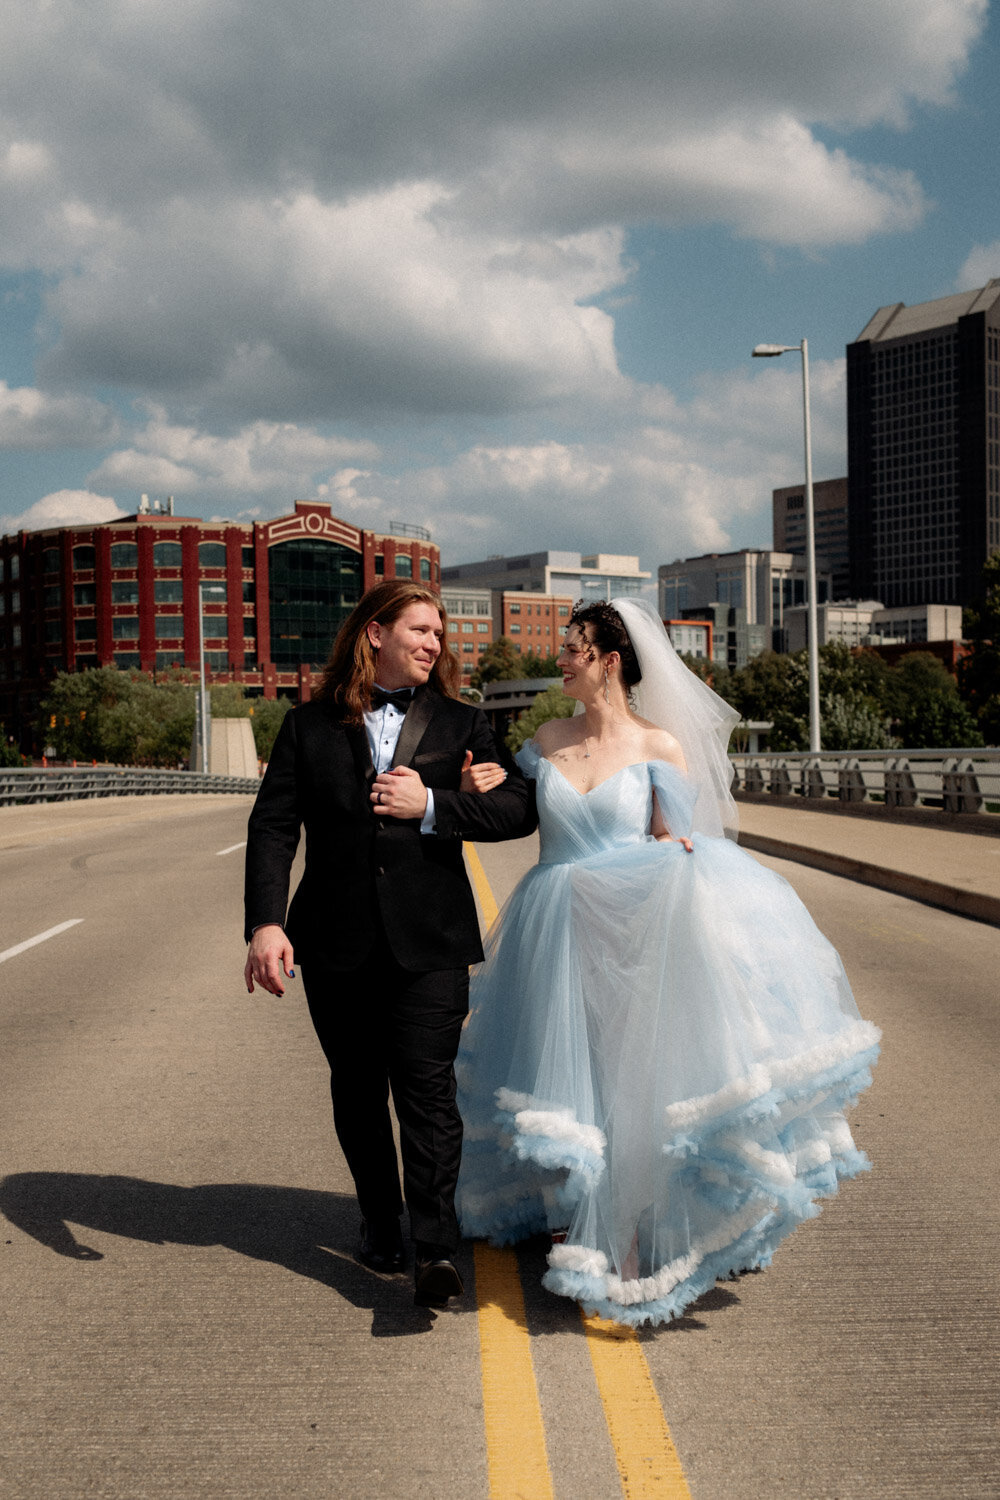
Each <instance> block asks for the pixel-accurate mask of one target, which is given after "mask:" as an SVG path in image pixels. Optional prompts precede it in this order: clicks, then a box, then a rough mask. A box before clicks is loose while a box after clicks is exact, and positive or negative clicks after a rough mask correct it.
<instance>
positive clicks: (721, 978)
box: [458, 743, 879, 1324]
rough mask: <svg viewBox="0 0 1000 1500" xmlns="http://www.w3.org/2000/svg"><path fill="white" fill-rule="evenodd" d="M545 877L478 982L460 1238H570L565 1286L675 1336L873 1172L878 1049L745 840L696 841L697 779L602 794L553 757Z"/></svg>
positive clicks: (618, 781) (823, 952) (795, 905)
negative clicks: (728, 1281)
mask: <svg viewBox="0 0 1000 1500" xmlns="http://www.w3.org/2000/svg"><path fill="white" fill-rule="evenodd" d="M518 762H519V764H520V766H521V769H522V770H523V771H524V773H525V774H526V775H527V776H530V777H532V778H533V779H535V780H536V781H537V792H538V811H539V820H540V833H541V853H540V857H539V862H538V864H537V865H536V866H535V868H534V869H532V870H531V871H529V873H528V874H527V875H526V876H525V878H524V879H523V880H522V881H521V883H520V885H519V886H518V887H517V889H516V890H515V891H514V893H513V895H512V896H511V897H510V899H509V901H508V902H507V904H506V906H505V907H504V909H503V911H502V913H501V915H500V917H499V918H498V920H497V922H496V923H495V924H494V926H493V928H492V930H491V932H490V934H489V937H488V939H487V944H486V960H485V962H484V963H483V965H482V966H481V967H480V968H479V969H478V970H476V971H474V974H473V981H472V1015H471V1018H470V1021H469V1024H468V1026H467V1027H466V1030H465V1033H464V1035H463V1042H462V1047H461V1050H460V1053H459V1060H458V1079H459V1103H460V1106H461V1110H462V1116H463V1119H464V1122H465V1146H464V1153H463V1161H462V1174H461V1178H460V1181H459V1190H458V1208H459V1216H460V1219H461V1223H462V1228H463V1232H464V1233H465V1234H466V1235H468V1236H471V1237H474V1238H484V1237H485V1238H489V1239H491V1240H493V1241H494V1242H496V1243H501V1244H503V1243H507V1242H510V1241H515V1240H520V1239H524V1238H527V1237H529V1236H531V1235H533V1234H537V1233H540V1232H545V1231H547V1230H548V1231H553V1230H562V1229H564V1228H565V1229H566V1231H567V1233H566V1238H565V1241H564V1242H563V1243H556V1244H554V1245H553V1248H552V1250H551V1252H550V1254H549V1269H548V1271H547V1273H546V1275H545V1277H544V1285H545V1286H546V1287H548V1288H549V1290H550V1291H553V1292H557V1293H561V1294H562V1295H564V1296H567V1297H575V1298H577V1299H578V1300H579V1301H580V1302H581V1303H582V1304H583V1305H584V1307H585V1308H586V1309H588V1310H589V1311H596V1312H598V1313H599V1314H601V1315H603V1316H604V1317H608V1318H613V1319H615V1320H616V1321H618V1322H620V1323H628V1324H641V1323H661V1322H665V1321H667V1320H668V1319H670V1318H673V1317H676V1316H677V1315H678V1314H679V1313H680V1312H681V1311H682V1310H683V1309H684V1308H685V1307H686V1306H688V1304H689V1303H691V1302H692V1301H694V1300H695V1298H697V1297H699V1296H700V1295H701V1294H702V1293H703V1292H704V1291H706V1290H707V1289H708V1288H709V1287H710V1286H711V1285H712V1284H713V1282H714V1281H715V1280H716V1279H717V1278H718V1277H720V1276H725V1275H727V1274H728V1273H730V1272H732V1271H739V1270H742V1269H745V1268H748V1267H755V1266H761V1265H766V1264H767V1263H768V1262H769V1261H770V1259H771V1256H772V1254H773V1252H774V1250H775V1247H776V1246H777V1245H778V1243H779V1242H780V1241H781V1240H782V1239H783V1238H784V1237H785V1235H787V1234H789V1233H790V1232H791V1231H792V1230H793V1229H794V1228H795V1226H796V1225H797V1224H798V1223H799V1222H800V1221H801V1220H802V1219H806V1218H812V1217H814V1216H815V1215H816V1214H817V1213H818V1212H819V1208H818V1206H817V1199H819V1198H822V1197H826V1196H829V1195H830V1194H832V1193H834V1192H836V1190H837V1182H838V1179H839V1178H841V1177H853V1176H854V1175H855V1174H856V1173H858V1172H860V1171H862V1170H864V1169H865V1168H866V1167H867V1166H868V1162H867V1160H866V1158H865V1157H864V1155H863V1154H862V1153H861V1152H860V1151H858V1150H857V1148H856V1147H855V1145H854V1142H853V1140H852V1138H851V1133H850V1130H849V1128H848V1125H847V1122H846V1120H845V1118H844V1114H843V1110H844V1108H845V1106H846V1105H847V1104H849V1103H850V1102H851V1101H852V1100H853V1099H854V1098H855V1096H856V1095H857V1094H858V1093H859V1092H860V1091H861V1090H862V1089H864V1088H865V1087H867V1086H868V1084H869V1083H870V1082H871V1076H870V1072H869V1069H870V1067H871V1065H872V1063H873V1062H874V1061H875V1058H876V1056H877V1054H878V1037H879V1033H878V1031H877V1029H876V1028H875V1027H874V1026H872V1025H871V1024H870V1023H869V1022H867V1021H863V1020H862V1019H861V1018H860V1016H859V1014H858V1009H857V1006H856V1005H855V1002H854V998H853V996H852V994H851V990H850V987H849V985H848V983H847V979H846V976H845V974H844V970H843V967H842V965H841V962H840V959H839V958H838V956H837V954H836V952H835V951H834V949H833V948H832V947H831V946H830V944H829V943H828V942H827V941H826V939H825V938H824V937H823V936H822V934H821V933H820V932H819V931H818V930H817V928H816V926H815V924H814V923H813V921H812V919H811V917H810V916H809V914H808V912H807V911H806V909H805V907H804V906H803V905H802V903H801V901H800V900H799V899H798V897H797V896H796V895H795V893H794V892H793V890H792V888H791V887H790V886H789V885H788V883H787V882H786V881H785V880H783V879H782V878H781V877H780V876H778V875H775V874H774V873H772V872H771V871H770V870H767V869H765V868H764V867H763V866H762V865H760V864H758V863H757V861H756V860H755V859H753V857H752V856H751V855H749V854H747V853H746V852H745V851H744V850H741V849H740V848H739V847H738V846H737V845H736V844H735V843H733V842H732V841H731V840H730V839H726V838H721V837H720V838H711V837H706V836H700V835H697V834H696V835H695V836H694V840H693V842H694V852H693V853H691V854H689V853H688V852H687V851H686V850H685V849H684V847H683V845H681V844H679V843H673V842H671V843H658V842H657V841H656V840H655V839H654V838H653V837H652V836H651V835H650V833H649V832H648V830H649V827H650V819H651V815H652V799H653V791H654V788H655V791H656V797H657V801H658V803H659V805H660V808H661V810H662V812H663V815H664V818H665V820H666V822H667V824H668V826H669V828H670V830H671V832H672V833H673V834H674V836H675V838H676V837H679V836H680V835H682V834H685V833H686V832H687V829H688V828H689V826H690V820H691V813H692V806H693V801H694V798H693V794H692V791H691V789H690V787H689V785H688V782H687V778H686V777H685V776H684V775H683V773H681V772H680V771H678V770H677V769H675V768H674V767H672V766H670V765H667V764H666V763H665V762H663V761H653V762H650V763H648V764H641V765H634V766H628V767H627V768H626V769H624V770H622V771H619V772H618V773H617V774H616V775H614V776H611V777H609V778H608V780H606V781H604V782H602V783H601V784H600V785H598V786H596V787H594V788H593V789H592V790H591V791H590V792H588V793H586V794H582V793H580V792H578V791H576V790H575V789H574V788H573V786H571V784H570V783H569V782H568V781H567V780H566V779H565V777H564V776H563V775H562V773H561V772H560V771H559V770H558V769H557V768H556V766H555V765H553V764H552V763H551V762H550V761H547V760H545V759H543V758H542V757H541V756H540V755H539V754H538V752H537V749H536V748H535V746H534V743H531V744H528V745H527V746H525V748H524V749H523V750H522V752H521V754H520V755H519V756H518Z"/></svg>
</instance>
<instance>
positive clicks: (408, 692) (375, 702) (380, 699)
mask: <svg viewBox="0 0 1000 1500" xmlns="http://www.w3.org/2000/svg"><path fill="white" fill-rule="evenodd" d="M412 701H413V689H412V688H397V689H396V691H395V692H392V693H390V692H387V690H386V689H385V688H380V687H378V686H376V687H373V688H372V708H385V706H386V704H387V703H391V704H392V706H393V708H394V709H395V710H396V712H397V713H399V714H405V713H406V710H407V709H408V708H409V706H410V704H411V702H412Z"/></svg>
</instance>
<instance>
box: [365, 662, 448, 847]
mask: <svg viewBox="0 0 1000 1500" xmlns="http://www.w3.org/2000/svg"><path fill="white" fill-rule="evenodd" d="M376 686H378V684H376ZM383 691H386V689H383ZM411 696H412V694H411ZM405 717H406V715H405V714H401V713H400V712H399V709H398V708H394V707H393V705H392V704H391V703H384V704H383V705H382V707H381V708H370V709H369V710H368V712H367V713H366V714H365V716H364V720H365V733H366V734H367V736H368V748H369V750H370V751H371V755H372V765H373V766H374V767H375V774H376V775H377V776H378V775H381V773H382V772H383V771H388V770H389V769H390V768H391V766H392V757H393V756H394V755H395V753H396V744H397V742H398V740H399V736H400V733H401V731H402V728H403V720H404V718H405ZM426 790H427V807H426V809H425V811H424V816H423V818H422V819H421V823H420V832H421V833H433V832H434V793H433V792H432V791H431V789H430V787H427V789H426Z"/></svg>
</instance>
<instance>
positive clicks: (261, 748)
mask: <svg viewBox="0 0 1000 1500" xmlns="http://www.w3.org/2000/svg"><path fill="white" fill-rule="evenodd" d="M291 706H292V705H291V702H290V701H289V699H287V698H252V699H250V700H249V703H248V709H249V712H250V713H251V715H252V718H251V720H250V723H251V725H252V726H253V742H254V745H255V746H256V749H257V758H258V760H270V759H271V749H272V746H273V745H274V741H275V737H276V736H277V733H278V730H279V729H280V728H281V724H282V721H283V719H284V717H285V715H286V714H287V712H288V710H289V709H290V708H291Z"/></svg>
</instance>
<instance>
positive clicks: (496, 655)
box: [469, 635, 525, 688]
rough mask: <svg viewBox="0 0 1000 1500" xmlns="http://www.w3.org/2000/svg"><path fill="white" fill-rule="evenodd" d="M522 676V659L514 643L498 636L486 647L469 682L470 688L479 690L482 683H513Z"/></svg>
mask: <svg viewBox="0 0 1000 1500" xmlns="http://www.w3.org/2000/svg"><path fill="white" fill-rule="evenodd" d="M524 675H525V674H524V671H523V659H522V657H521V656H520V655H519V654H518V652H517V650H516V649H515V646H514V642H513V641H512V640H511V639H510V637H509V636H506V635H499V636H497V638H496V640H495V641H491V642H490V644H489V645H488V646H487V647H486V650H485V651H484V652H483V653H482V655H481V656H480V658H479V665H478V667H477V668H476V670H475V671H474V672H473V674H472V676H471V678H470V679H469V680H470V684H471V686H472V687H476V688H481V687H482V685H483V683H484V682H515V681H516V680H517V679H518V678H519V677H523V676H524Z"/></svg>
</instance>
